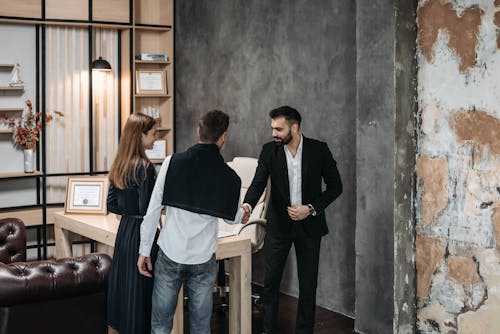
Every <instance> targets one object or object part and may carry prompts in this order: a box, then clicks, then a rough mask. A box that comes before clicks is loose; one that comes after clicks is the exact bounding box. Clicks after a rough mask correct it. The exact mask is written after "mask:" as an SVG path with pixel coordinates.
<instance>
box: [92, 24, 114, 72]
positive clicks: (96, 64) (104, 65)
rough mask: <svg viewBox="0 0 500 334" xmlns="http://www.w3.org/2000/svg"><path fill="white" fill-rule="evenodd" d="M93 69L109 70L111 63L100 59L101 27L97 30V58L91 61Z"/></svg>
mask: <svg viewBox="0 0 500 334" xmlns="http://www.w3.org/2000/svg"><path fill="white" fill-rule="evenodd" d="M91 68H92V70H93V71H105V72H109V71H111V65H110V64H109V63H108V61H107V60H106V59H102V28H100V30H99V58H98V59H96V60H94V61H93V62H92V65H91Z"/></svg>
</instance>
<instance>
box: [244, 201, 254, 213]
mask: <svg viewBox="0 0 500 334" xmlns="http://www.w3.org/2000/svg"><path fill="white" fill-rule="evenodd" d="M242 206H246V207H247V208H248V209H249V210H250V213H252V211H253V208H252V206H251V205H250V204H248V203H243V205H242Z"/></svg>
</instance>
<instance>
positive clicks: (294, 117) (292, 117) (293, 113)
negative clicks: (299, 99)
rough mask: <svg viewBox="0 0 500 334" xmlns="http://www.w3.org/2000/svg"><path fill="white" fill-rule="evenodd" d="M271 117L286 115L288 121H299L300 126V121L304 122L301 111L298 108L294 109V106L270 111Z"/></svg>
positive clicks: (293, 122) (292, 122)
mask: <svg viewBox="0 0 500 334" xmlns="http://www.w3.org/2000/svg"><path fill="white" fill-rule="evenodd" d="M269 117H271V118H272V119H275V118H278V117H285V119H286V120H287V122H289V123H290V124H295V123H297V124H298V125H299V127H300V122H302V117H300V114H299V112H298V111H297V110H296V109H293V108H292V107H289V106H283V107H279V108H276V109H273V110H271V111H270V112H269Z"/></svg>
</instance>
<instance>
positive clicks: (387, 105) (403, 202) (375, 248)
mask: <svg viewBox="0 0 500 334" xmlns="http://www.w3.org/2000/svg"><path fill="white" fill-rule="evenodd" d="M415 11H416V3H415V2H414V1H406V0H394V1H386V0H370V1H367V0H358V1H357V2H356V48H357V50H356V51H357V64H356V66H357V69H356V73H357V99H356V108H357V110H356V118H357V137H356V138H357V147H356V159H357V168H356V177H357V180H356V181H357V189H358V192H357V212H356V312H355V313H356V322H355V328H356V330H357V331H359V332H362V333H412V332H413V331H414V325H415V257H414V254H415V253H414V226H415V219H414V209H413V199H414V193H415V191H414V182H415V176H414V174H415V152H416V149H415V145H416V144H415V130H414V129H415V127H414V123H415V115H416V102H415V101H416V80H415V78H416V60H415V39H416V26H415V25H416V22H415Z"/></svg>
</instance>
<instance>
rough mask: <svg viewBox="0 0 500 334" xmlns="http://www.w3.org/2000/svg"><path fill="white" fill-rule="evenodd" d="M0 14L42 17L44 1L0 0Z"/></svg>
mask: <svg viewBox="0 0 500 334" xmlns="http://www.w3.org/2000/svg"><path fill="white" fill-rule="evenodd" d="M0 16H12V17H26V18H34V19H41V18H42V2H41V1H40V0H23V1H20V0H17V1H12V0H0Z"/></svg>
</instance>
